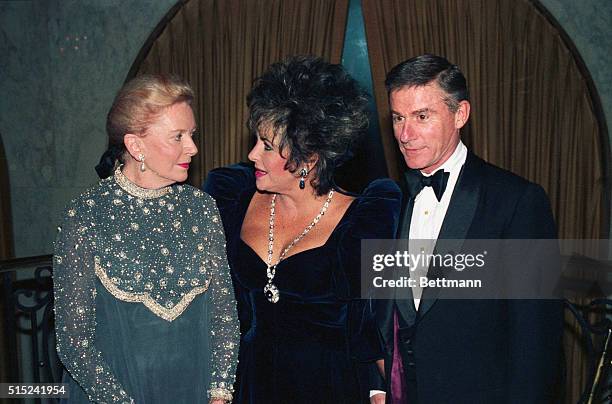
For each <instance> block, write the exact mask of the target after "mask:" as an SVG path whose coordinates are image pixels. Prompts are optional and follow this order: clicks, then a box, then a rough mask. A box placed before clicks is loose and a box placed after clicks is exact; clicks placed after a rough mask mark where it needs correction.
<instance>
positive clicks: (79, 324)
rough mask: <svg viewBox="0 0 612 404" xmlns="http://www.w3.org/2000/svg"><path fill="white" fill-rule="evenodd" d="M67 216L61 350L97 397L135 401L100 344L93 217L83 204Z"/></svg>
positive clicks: (58, 290) (59, 259) (56, 274)
mask: <svg viewBox="0 0 612 404" xmlns="http://www.w3.org/2000/svg"><path fill="white" fill-rule="evenodd" d="M64 216H65V219H64V220H63V222H62V224H61V226H60V227H59V228H58V231H59V233H58V235H57V239H56V241H55V250H54V256H53V289H54V297H55V305H54V307H55V329H56V335H57V354H58V356H59V358H60V360H61V361H62V363H63V364H64V366H65V368H66V370H68V372H69V373H70V375H72V377H73V378H74V380H75V381H76V382H77V383H78V384H79V385H80V386H81V387H82V388H83V390H84V391H85V393H86V394H87V396H88V398H89V400H91V401H92V402H96V403H102V402H103V403H130V402H133V400H132V399H131V398H130V396H129V395H128V393H127V392H126V391H125V390H124V388H123V386H122V385H121V382H120V381H119V380H117V378H116V377H115V375H114V374H113V372H112V370H111V368H110V367H109V366H108V364H107V362H106V360H105V359H104V354H103V352H100V351H99V350H98V349H97V347H96V288H95V284H94V279H95V271H94V257H93V255H92V251H91V240H90V239H89V236H88V226H91V225H92V223H91V222H90V221H89V222H85V221H84V220H82V218H81V217H80V214H79V210H78V207H77V208H74V207H70V208H69V209H68V210H67V213H66V214H65V215H64Z"/></svg>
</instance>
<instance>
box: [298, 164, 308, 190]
mask: <svg viewBox="0 0 612 404" xmlns="http://www.w3.org/2000/svg"><path fill="white" fill-rule="evenodd" d="M307 175H308V170H306V169H305V168H302V169H301V170H300V189H304V188H306V182H305V179H306V176H307Z"/></svg>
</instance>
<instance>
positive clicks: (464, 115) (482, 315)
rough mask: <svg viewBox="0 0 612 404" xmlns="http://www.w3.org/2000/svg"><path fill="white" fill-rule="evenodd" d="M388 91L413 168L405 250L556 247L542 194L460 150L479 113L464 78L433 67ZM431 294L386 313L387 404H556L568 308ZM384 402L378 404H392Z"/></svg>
mask: <svg viewBox="0 0 612 404" xmlns="http://www.w3.org/2000/svg"><path fill="white" fill-rule="evenodd" d="M385 84H386V87H387V91H388V94H389V103H390V107H391V114H392V121H393V132H394V136H395V138H396V140H397V144H398V146H399V148H400V151H401V154H402V155H403V157H404V160H405V163H406V166H407V170H406V173H405V183H404V184H403V185H404V200H403V213H402V222H401V224H400V230H399V232H400V234H399V235H398V236H399V237H400V238H402V239H409V240H415V239H433V240H436V239H437V240H441V239H453V240H467V239H555V238H556V226H555V223H554V220H553V217H552V212H551V209H550V203H549V201H548V198H547V196H546V194H545V192H544V191H543V189H542V188H541V187H540V186H539V185H536V184H534V183H531V182H529V181H527V180H525V179H523V178H521V177H519V176H517V175H515V174H512V173H510V172H508V171H505V170H502V169H500V168H498V167H495V166H493V165H491V164H488V163H486V162H485V161H483V160H482V159H480V158H479V157H477V156H475V155H474V154H473V153H471V152H470V151H469V150H468V149H467V148H466V146H465V145H464V144H463V142H462V141H461V138H460V130H461V128H462V127H463V126H464V125H465V124H466V122H467V120H468V118H469V116H470V102H469V96H468V89H467V84H466V80H465V77H464V76H463V74H462V73H461V71H460V70H459V68H458V67H457V66H455V65H452V64H451V63H449V62H448V61H447V60H446V59H445V58H443V57H439V56H434V55H422V56H418V57H415V58H412V59H409V60H406V61H404V62H402V63H400V64H399V65H397V66H395V67H394V68H393V69H392V70H391V71H390V72H389V73H388V75H387V79H386V81H385ZM531 135H532V136H537V134H535V133H534V134H531ZM516 152H518V153H520V152H523V151H521V150H516ZM408 243H409V244H410V241H409V242H408ZM438 243H440V241H438ZM429 270H430V273H431V268H430V269H429ZM426 271H427V269H426ZM429 275H430V274H428V276H429ZM430 289H431V288H425V289H423V290H420V289H416V288H413V289H410V288H409V289H408V295H409V296H408V297H407V298H405V297H404V298H402V297H396V298H395V299H389V300H378V301H376V302H375V305H376V316H377V321H378V324H379V327H380V330H381V333H382V335H383V340H384V343H385V347H386V352H385V355H386V357H385V358H384V365H383V364H382V363H380V364H381V365H382V366H381V367H384V374H385V375H386V376H385V379H384V380H385V381H382V385H379V386H378V389H377V390H379V389H380V390H383V389H384V390H385V391H386V402H387V403H407V404H414V403H426V404H437V403H453V404H455V403H470V404H472V403H496V404H497V403H521V404H525V403H548V402H551V401H553V400H554V397H555V394H556V392H555V391H554V388H555V382H558V380H557V375H558V374H559V372H558V369H559V367H560V356H561V355H560V354H561V333H562V306H561V304H560V302H559V301H557V300H537V299H532V300H521V299H503V300H502V299H488V300H483V299H442V298H438V296H437V295H436V291H435V290H430ZM381 380H382V379H381ZM379 382H380V381H379ZM377 390H372V391H371V401H372V402H384V400H385V396H384V394H385V393H383V392H381V391H377Z"/></svg>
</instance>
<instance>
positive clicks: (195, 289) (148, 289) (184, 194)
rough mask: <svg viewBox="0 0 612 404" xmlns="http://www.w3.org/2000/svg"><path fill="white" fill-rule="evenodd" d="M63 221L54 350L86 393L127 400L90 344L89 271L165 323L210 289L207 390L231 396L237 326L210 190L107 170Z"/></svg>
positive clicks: (111, 290)
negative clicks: (152, 182) (153, 183)
mask: <svg viewBox="0 0 612 404" xmlns="http://www.w3.org/2000/svg"><path fill="white" fill-rule="evenodd" d="M156 198H157V201H152V200H153V199H156ZM162 201H163V202H162ZM159 206H162V207H164V208H163V209H161V210H160V209H158V208H157V207H159ZM192 213H194V214H192ZM213 218H214V219H215V220H213ZM154 228H156V229H157V231H153V229H154ZM62 229H63V231H61V232H59V234H58V238H57V241H56V244H55V259H54V288H55V310H56V331H57V345H58V353H59V355H60V359H61V360H62V362H63V363H64V365H65V366H66V368H67V369H68V371H69V372H70V373H71V375H72V376H73V377H74V378H75V380H77V381H78V382H79V384H80V385H81V386H82V387H83V388H84V390H85V392H86V393H87V395H88V397H89V399H90V400H91V401H96V402H130V401H131V398H130V397H129V395H128V394H127V393H126V392H125V390H124V389H123V386H122V385H121V383H120V381H119V380H117V379H116V378H115V377H114V375H113V373H112V371H111V370H110V368H109V366H107V364H106V362H105V361H104V359H103V355H101V353H100V352H99V351H97V350H96V346H95V330H96V314H95V297H96V289H95V288H96V286H95V282H94V278H95V277H97V278H98V279H99V280H100V283H101V285H102V286H100V287H104V288H105V289H107V290H108V292H109V293H111V294H112V295H113V296H114V297H115V298H117V299H119V300H122V301H126V302H134V303H137V304H143V305H144V306H145V307H147V308H148V309H149V310H150V311H151V312H152V313H154V314H155V315H157V316H158V317H160V318H162V319H164V320H166V321H169V322H170V321H173V320H174V319H176V318H177V317H178V316H180V315H181V314H182V313H183V312H184V310H186V308H187V307H188V306H189V304H191V303H192V302H193V301H194V299H195V298H196V297H197V296H198V295H200V294H202V293H209V294H210V301H209V303H208V306H207V310H208V311H209V313H210V314H209V318H210V322H211V324H210V329H211V333H210V334H211V335H210V337H211V344H210V346H211V347H212V356H211V358H212V359H211V360H212V363H211V370H212V372H211V373H212V374H211V382H212V383H211V386H210V390H209V395H210V396H211V397H229V399H230V400H231V395H232V387H231V386H232V385H233V383H234V378H235V376H234V375H235V370H236V364H237V347H238V341H239V330H238V320H237V313H236V307H235V302H234V297H233V288H232V284H231V278H230V276H229V268H228V266H227V260H226V257H225V238H224V235H223V229H222V226H221V223H220V221H219V220H218V211H217V208H216V205H215V202H214V201H213V200H212V198H210V197H209V196H208V195H206V194H204V193H203V192H201V191H199V190H197V189H195V188H193V187H191V186H173V187H166V188H162V189H159V190H147V189H143V188H140V187H138V186H136V185H135V184H132V183H131V182H129V180H127V178H125V177H124V176H123V175H122V174H121V172H118V173H117V172H116V173H115V176H114V178H113V177H111V178H108V179H106V180H102V181H101V182H100V184H99V185H98V186H96V187H93V188H92V189H90V190H89V191H86V192H85V193H83V194H82V195H81V196H80V197H79V198H77V199H76V200H74V201H73V202H72V203H71V205H70V206H69V208H68V209H67V211H66V213H65V218H64V221H63V223H62V226H61V227H60V228H58V231H60V230H62ZM194 229H196V230H194ZM169 268H170V269H169ZM228 318H231V319H232V320H231V321H228Z"/></svg>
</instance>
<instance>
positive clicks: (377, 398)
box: [370, 393, 386, 404]
mask: <svg viewBox="0 0 612 404" xmlns="http://www.w3.org/2000/svg"><path fill="white" fill-rule="evenodd" d="M385 396H386V394H385V393H378V394H374V395H373V396H372V397H370V404H385Z"/></svg>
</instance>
